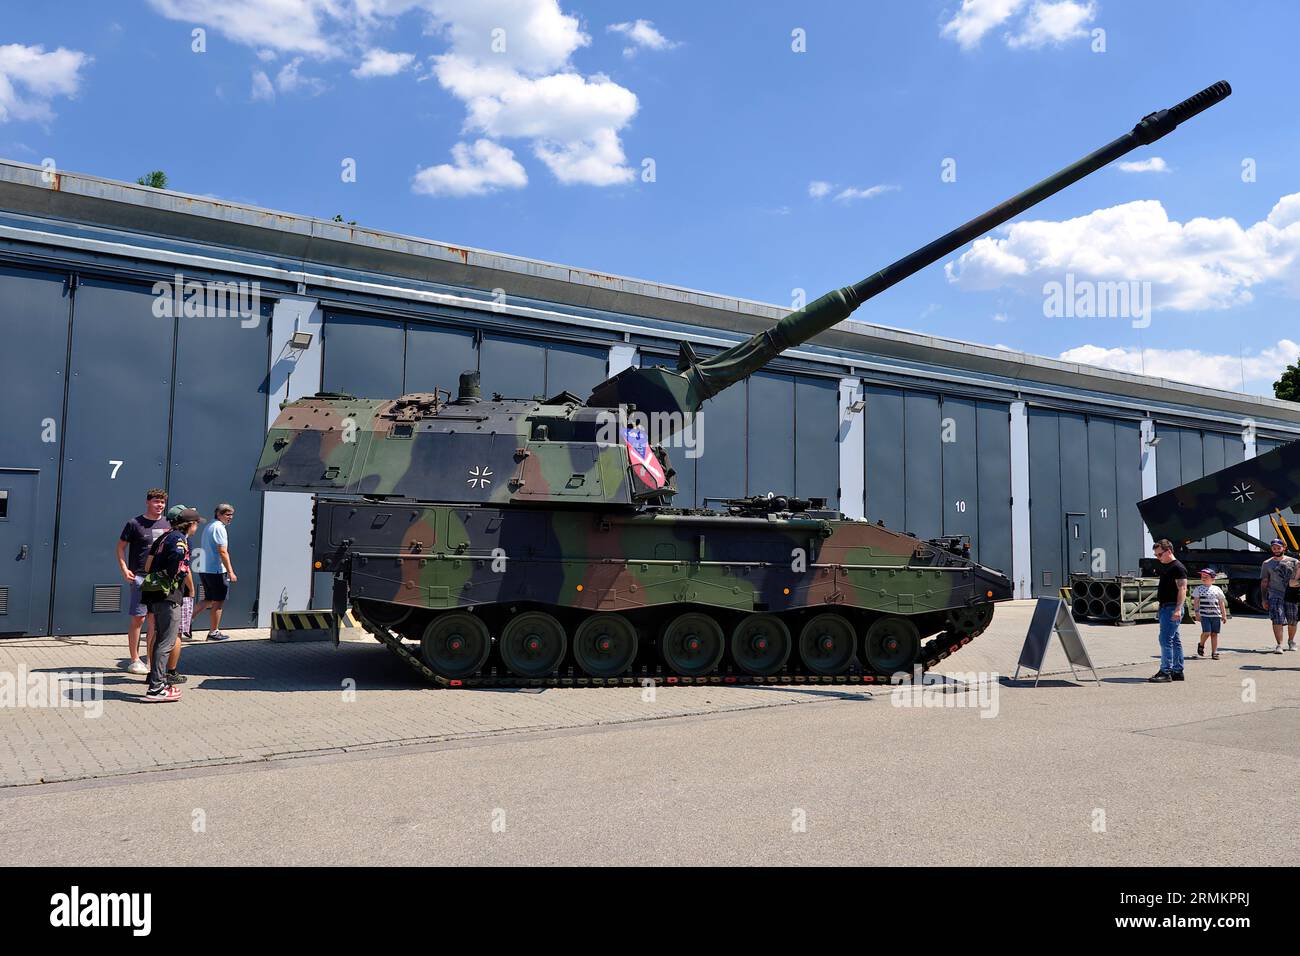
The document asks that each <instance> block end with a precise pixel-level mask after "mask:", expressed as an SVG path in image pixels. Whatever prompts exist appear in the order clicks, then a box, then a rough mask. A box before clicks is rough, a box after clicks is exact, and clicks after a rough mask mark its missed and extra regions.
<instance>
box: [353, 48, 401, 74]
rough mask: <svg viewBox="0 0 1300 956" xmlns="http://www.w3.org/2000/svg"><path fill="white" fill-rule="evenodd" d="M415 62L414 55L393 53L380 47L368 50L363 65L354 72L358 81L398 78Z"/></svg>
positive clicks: (363, 58)
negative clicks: (377, 77) (380, 77)
mask: <svg viewBox="0 0 1300 956" xmlns="http://www.w3.org/2000/svg"><path fill="white" fill-rule="evenodd" d="M413 62H415V54H414V53H391V52H389V51H388V50H381V49H380V48H379V47H375V48H374V49H371V50H367V51H366V55H365V56H364V57H362V59H361V65H360V66H358V67H357V68H356V69H355V70H353V71H352V75H353V76H355V77H357V78H358V79H368V78H370V77H373V76H396V75H397V74H398V73H401V72H402V71H403V70H405V69H406V68H407V67H409V66H410V65H411V64H412V63H413Z"/></svg>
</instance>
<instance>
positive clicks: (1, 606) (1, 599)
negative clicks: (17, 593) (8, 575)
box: [0, 588, 9, 614]
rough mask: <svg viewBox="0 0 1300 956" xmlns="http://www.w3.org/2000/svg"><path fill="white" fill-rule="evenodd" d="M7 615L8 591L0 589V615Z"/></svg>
mask: <svg viewBox="0 0 1300 956" xmlns="http://www.w3.org/2000/svg"><path fill="white" fill-rule="evenodd" d="M8 613H9V589H8V588H0V614H8Z"/></svg>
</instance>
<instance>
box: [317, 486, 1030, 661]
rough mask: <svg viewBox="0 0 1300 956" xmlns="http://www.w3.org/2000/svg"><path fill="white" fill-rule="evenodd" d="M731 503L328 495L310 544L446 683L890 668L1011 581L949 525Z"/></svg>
mask: <svg viewBox="0 0 1300 956" xmlns="http://www.w3.org/2000/svg"><path fill="white" fill-rule="evenodd" d="M761 501H762V500H761V499H760V500H759V501H758V502H755V503H754V504H755V506H756V507H761ZM736 511H738V512H740V513H715V512H698V511H696V512H684V511H679V510H673V509H669V508H662V509H659V508H649V509H643V510H639V511H633V512H612V513H610V512H604V513H602V512H592V511H589V510H584V509H573V508H569V509H557V508H534V509H525V508H506V507H491V506H465V505H453V504H416V503H409V502H403V501H395V500H388V501H357V500H351V499H338V498H328V497H321V498H318V499H317V502H316V509H315V514H316V527H315V540H314V552H315V561H316V563H317V566H318V567H319V569H320V570H328V571H333V572H335V573H336V574H337V575H338V581H339V585H340V588H341V589H342V590H344V591H346V593H347V594H348V595H349V596H350V598H351V600H352V602H353V606H354V607H355V608H356V610H357V612H358V614H359V616H360V617H361V619H362V623H363V624H364V625H365V626H366V627H367V629H369V630H370V631H371V632H372V633H374V634H375V636H376V637H378V638H379V639H380V640H383V641H384V642H385V643H387V644H389V646H390V647H393V649H394V650H396V651H398V652H399V653H404V654H405V655H406V656H408V657H409V658H410V662H411V663H412V664H415V665H419V666H420V667H421V671H422V672H427V676H430V677H432V678H433V679H435V680H438V681H440V682H450V681H460V682H471V683H473V682H483V681H500V680H507V681H509V680H523V681H525V682H531V681H537V682H560V681H564V680H575V679H576V680H580V681H602V682H603V681H609V680H613V681H615V682H618V681H619V680H623V681H631V680H634V679H636V678H638V677H650V676H653V677H658V678H663V679H669V680H710V679H711V680H722V679H724V678H726V679H738V680H750V679H763V680H769V681H774V682H775V681H786V680H800V679H802V680H809V679H812V680H818V679H828V680H829V679H838V680H862V681H877V680H884V679H887V678H888V677H889V676H890V675H892V674H894V673H895V672H897V671H900V670H901V671H910V669H911V668H912V667H913V665H914V664H916V663H918V662H919V663H921V664H922V665H924V666H930V665H932V664H934V663H937V662H938V661H939V660H941V659H942V658H944V657H946V656H948V654H950V653H952V652H953V651H954V650H956V649H957V648H958V647H960V646H962V645H963V644H965V643H967V642H968V641H970V640H972V639H973V638H975V637H978V636H979V635H980V634H981V633H983V631H984V629H985V628H986V627H987V626H988V624H989V622H990V620H991V619H992V617H993V604H994V602H996V601H1001V600H1007V599H1008V598H1010V597H1011V583H1010V581H1008V580H1007V578H1006V577H1005V576H1004V575H1002V574H1001V573H1000V572H997V571H994V570H991V569H989V568H984V567H981V566H980V565H978V564H976V563H974V562H972V561H970V560H969V559H967V558H965V557H963V556H962V555H961V553H960V552H961V550H962V545H961V543H960V542H959V541H920V540H918V539H917V538H914V537H912V536H911V535H907V534H903V533H901V532H898V531H894V530H891V529H888V528H884V527H881V526H879V525H873V524H870V523H868V522H865V521H852V520H847V519H845V518H843V516H841V515H839V514H838V513H835V512H829V511H824V510H819V511H808V510H805V511H801V512H792V511H786V512H773V511H767V512H766V513H764V514H761V515H760V514H757V513H751V514H745V513H744V508H741V507H738V508H737V509H736ZM927 639H928V640H927Z"/></svg>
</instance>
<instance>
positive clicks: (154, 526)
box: [117, 488, 172, 674]
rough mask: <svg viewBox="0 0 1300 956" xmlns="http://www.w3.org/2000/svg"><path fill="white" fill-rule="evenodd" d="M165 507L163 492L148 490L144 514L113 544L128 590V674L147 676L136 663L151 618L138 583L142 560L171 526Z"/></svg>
mask: <svg viewBox="0 0 1300 956" xmlns="http://www.w3.org/2000/svg"><path fill="white" fill-rule="evenodd" d="M166 507H167V492H165V491H163V490H162V489H161V488H150V489H149V490H148V491H147V492H146V493H145V496H144V514H141V515H136V516H135V517H134V518H132V519H131V520H130V521H128V522H127V523H126V526H125V527H124V528H122V534H121V535H120V536H119V537H118V540H117V565H118V568H119V569H120V570H121V572H122V578H123V580H125V581H126V583H127V584H129V585H130V586H131V597H130V603H129V604H128V606H127V614H129V615H130V621H129V623H128V624H127V629H126V649H127V652H128V653H129V654H130V658H129V659H128V660H127V662H126V665H125V666H126V669H127V670H128V671H130V672H131V673H132V674H147V673H148V672H149V669H148V668H147V667H146V666H145V664H144V661H142V660H140V628H141V626H142V625H143V624H144V622H145V620H146V619H147V620H148V621H149V629H148V631H147V634H148V635H150V636H152V635H153V615H152V614H150V613H149V609H148V608H146V607H145V606H144V602H143V601H141V600H140V582H142V581H143V580H144V559H145V556H146V555H147V554H148V553H149V548H150V546H151V545H152V544H153V543H154V542H155V541H157V540H158V539H159V538H161V537H162V536H163V535H165V534H166V533H167V532H169V531H171V529H172V526H171V523H170V522H169V521H168V520H167V519H166V518H164V517H163V509H164V508H166Z"/></svg>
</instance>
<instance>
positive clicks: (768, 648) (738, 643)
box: [731, 614, 793, 677]
mask: <svg viewBox="0 0 1300 956" xmlns="http://www.w3.org/2000/svg"><path fill="white" fill-rule="evenodd" d="M792 643H793V642H792V641H791V639H790V629H789V628H788V627H786V626H785V622H784V621H782V620H781V619H780V618H779V617H777V616H776V615H774V614H751V615H749V616H748V617H745V618H743V619H742V620H741V622H740V623H739V624H737V625H736V629H735V630H733V631H732V632H731V658H732V660H734V661H735V662H736V666H737V667H739V668H740V669H741V670H742V671H744V672H745V673H746V674H753V675H754V676H756V677H771V676H772V675H773V674H775V673H776V672H777V671H779V670H780V669H781V668H782V667H784V666H785V662H786V661H787V660H788V659H789V657H790V648H791V645H792Z"/></svg>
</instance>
